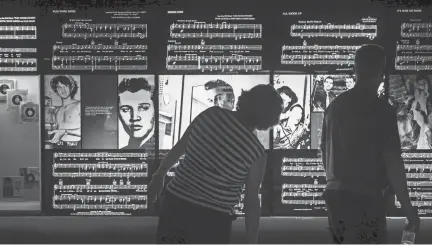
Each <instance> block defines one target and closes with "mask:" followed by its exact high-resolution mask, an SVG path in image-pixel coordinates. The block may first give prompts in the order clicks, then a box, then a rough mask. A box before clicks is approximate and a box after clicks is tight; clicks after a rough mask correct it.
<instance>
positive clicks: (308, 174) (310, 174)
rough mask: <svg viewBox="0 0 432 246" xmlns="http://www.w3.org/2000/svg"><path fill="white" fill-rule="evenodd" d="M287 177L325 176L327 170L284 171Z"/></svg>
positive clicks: (283, 174)
mask: <svg viewBox="0 0 432 246" xmlns="http://www.w3.org/2000/svg"><path fill="white" fill-rule="evenodd" d="M281 175H282V176H285V177H325V172H283V173H281Z"/></svg>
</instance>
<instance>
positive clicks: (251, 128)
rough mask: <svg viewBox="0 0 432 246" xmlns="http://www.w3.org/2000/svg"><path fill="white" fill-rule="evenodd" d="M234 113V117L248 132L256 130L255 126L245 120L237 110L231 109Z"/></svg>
mask: <svg viewBox="0 0 432 246" xmlns="http://www.w3.org/2000/svg"><path fill="white" fill-rule="evenodd" d="M232 112H233V113H234V116H235V117H236V119H237V120H238V121H239V122H240V123H241V124H242V125H243V126H244V127H246V129H248V130H249V131H250V132H254V131H255V130H256V128H255V127H253V126H251V124H250V123H249V122H246V120H245V118H244V117H243V116H242V114H241V113H240V112H238V111H232Z"/></svg>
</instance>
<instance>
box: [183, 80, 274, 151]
mask: <svg viewBox="0 0 432 246" xmlns="http://www.w3.org/2000/svg"><path fill="white" fill-rule="evenodd" d="M260 84H270V76H269V75H186V76H185V79H184V89H183V94H182V96H183V98H182V109H181V125H180V137H181V136H182V135H183V133H184V132H185V131H186V129H187V127H188V126H189V124H190V123H191V122H192V121H193V119H194V118H195V117H196V116H198V115H199V114H200V113H201V112H202V111H204V110H206V109H207V108H209V107H213V106H218V107H221V108H225V109H228V110H235V108H236V104H237V100H238V97H239V96H240V95H241V93H242V90H249V89H252V88H253V87H254V86H256V85H260ZM269 132H270V131H269V130H266V131H258V130H257V131H256V134H257V137H258V139H259V140H260V142H261V144H262V145H263V146H264V147H265V148H266V149H268V148H269V138H270V133H269Z"/></svg>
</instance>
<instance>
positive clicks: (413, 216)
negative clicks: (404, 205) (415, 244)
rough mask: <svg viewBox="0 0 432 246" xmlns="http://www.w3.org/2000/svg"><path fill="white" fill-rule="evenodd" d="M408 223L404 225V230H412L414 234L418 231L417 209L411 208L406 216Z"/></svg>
mask: <svg viewBox="0 0 432 246" xmlns="http://www.w3.org/2000/svg"><path fill="white" fill-rule="evenodd" d="M406 218H407V220H408V224H407V225H406V226H405V228H404V230H406V231H412V232H415V233H416V234H417V233H418V232H419V231H420V217H419V215H418V212H417V209H415V208H412V209H411V211H410V212H409V213H407V216H406Z"/></svg>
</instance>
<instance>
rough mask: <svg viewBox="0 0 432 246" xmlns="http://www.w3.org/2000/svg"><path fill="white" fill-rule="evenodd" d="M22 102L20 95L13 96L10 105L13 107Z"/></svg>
mask: <svg viewBox="0 0 432 246" xmlns="http://www.w3.org/2000/svg"><path fill="white" fill-rule="evenodd" d="M22 101H23V98H22V96H21V95H14V96H13V97H12V103H13V104H14V105H20V104H21V102H22Z"/></svg>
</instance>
